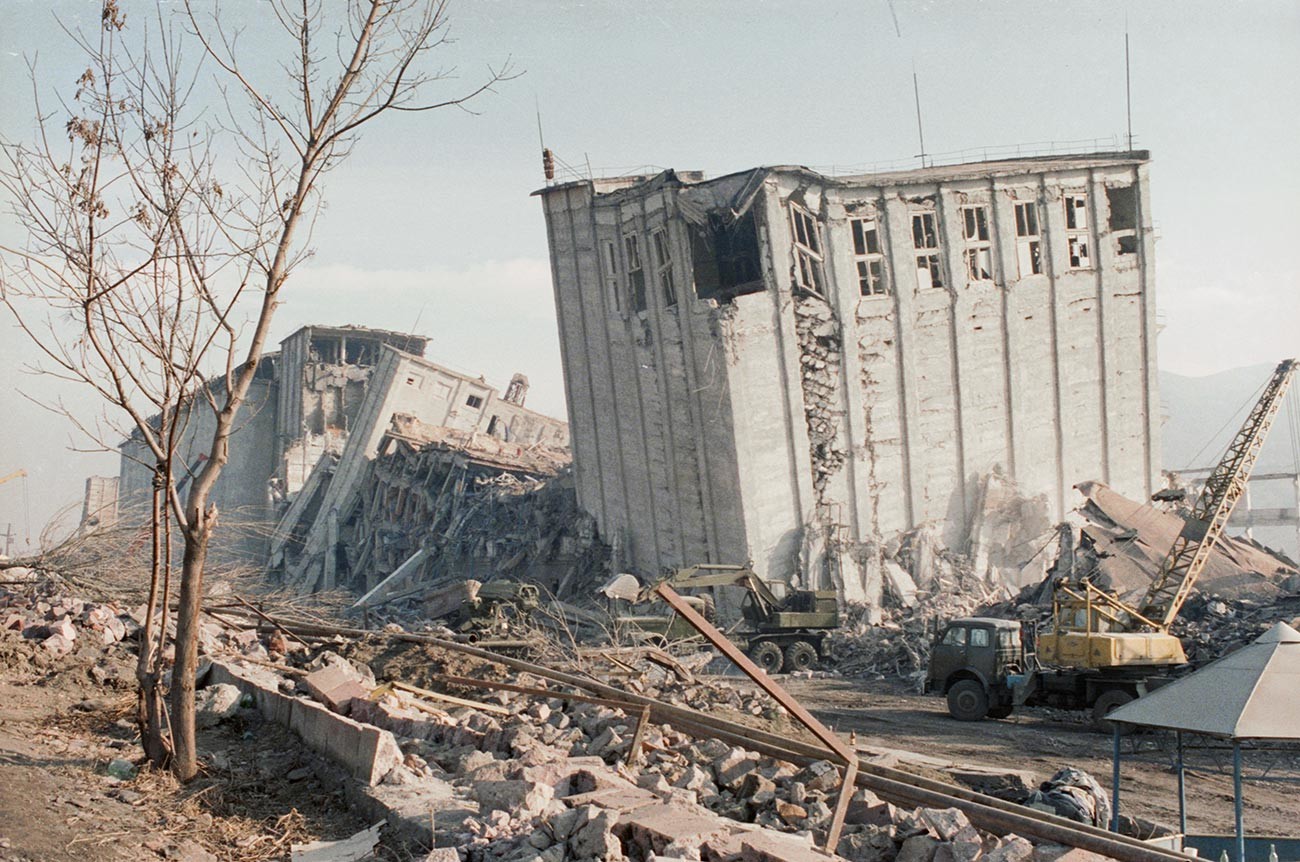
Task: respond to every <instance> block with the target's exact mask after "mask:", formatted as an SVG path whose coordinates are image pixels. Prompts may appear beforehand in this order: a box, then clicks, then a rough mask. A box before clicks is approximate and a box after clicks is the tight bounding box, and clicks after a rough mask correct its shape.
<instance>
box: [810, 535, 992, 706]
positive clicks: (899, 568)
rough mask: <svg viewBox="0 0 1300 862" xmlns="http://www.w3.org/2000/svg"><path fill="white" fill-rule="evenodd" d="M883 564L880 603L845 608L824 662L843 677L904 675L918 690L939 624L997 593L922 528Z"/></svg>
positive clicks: (973, 610)
mask: <svg viewBox="0 0 1300 862" xmlns="http://www.w3.org/2000/svg"><path fill="white" fill-rule="evenodd" d="M884 568H885V574H886V578H885V585H886V589H885V593H884V600H883V602H882V604H883V607H882V608H878V609H877V608H866V607H860V606H859V607H850V609H849V612H848V613H847V614H845V622H844V625H843V627H842V628H841V629H840V630H839V631H837V632H835V633H834V634H832V635H831V640H830V649H831V655H832V660H831V662H830V664H831V666H832V667H834V668H835V670H837V671H839V672H840V673H843V674H845V675H848V676H870V677H877V678H883V677H897V678H900V679H904V680H907V681H909V682H910V683H913V684H914V685H915V686H916V688H917V690H918V691H919V690H920V685H921V682H922V680H923V679H924V677H925V669H926V665H927V664H928V663H929V661H930V644H931V641H933V640H934V637H935V635H936V634H937V631H938V629H939V627H940V626H941V625H942V624H943V623H944V622H946V621H947V620H950V619H954V618H956V617H963V616H971V615H972V614H974V613H976V612H977V611H978V609H979V608H981V607H983V606H985V605H987V604H989V603H990V602H995V601H997V600H998V599H999V598H1000V597H1001V595H1002V593H1001V591H1000V590H999V589H998V588H997V587H995V586H993V585H991V584H990V583H989V581H988V580H987V578H985V577H982V576H980V575H978V574H976V573H975V571H974V570H973V569H972V568H971V565H970V561H969V559H968V558H967V557H965V556H964V555H961V554H955V553H952V552H950V551H948V550H947V549H945V548H943V547H942V546H941V545H940V544H939V543H938V542H937V540H936V539H935V538H934V536H933V535H932V534H931V533H930V532H929V531H927V530H924V529H921V530H915V531H912V532H911V533H909V534H907V535H906V536H905V537H904V538H903V540H902V541H901V542H900V543H899V545H898V548H897V550H896V551H895V553H894V555H893V556H892V557H889V558H886V560H885V566H884ZM909 570H910V572H911V574H909ZM900 585H901V588H900Z"/></svg>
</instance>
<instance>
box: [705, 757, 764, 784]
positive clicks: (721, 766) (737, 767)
mask: <svg viewBox="0 0 1300 862" xmlns="http://www.w3.org/2000/svg"><path fill="white" fill-rule="evenodd" d="M756 769H758V755H756V754H751V753H750V752H748V751H745V749H743V748H733V749H731V751H728V752H727V753H726V754H724V755H722V757H719V758H718V759H717V760H715V761H713V775H714V777H715V778H716V779H717V782H718V786H719V787H725V788H727V789H728V790H735V789H736V788H737V787H739V786H740V784H741V782H743V781H744V780H745V779H746V777H748V776H749V775H751V774H753V773H754V771H755V770H756Z"/></svg>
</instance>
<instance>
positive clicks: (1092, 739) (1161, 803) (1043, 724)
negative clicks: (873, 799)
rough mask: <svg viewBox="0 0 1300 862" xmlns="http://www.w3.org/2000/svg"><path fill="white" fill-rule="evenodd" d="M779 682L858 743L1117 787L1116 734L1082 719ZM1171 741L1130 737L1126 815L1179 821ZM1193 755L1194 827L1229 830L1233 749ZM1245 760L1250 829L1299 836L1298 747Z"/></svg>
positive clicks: (844, 683) (1190, 799)
mask: <svg viewBox="0 0 1300 862" xmlns="http://www.w3.org/2000/svg"><path fill="white" fill-rule="evenodd" d="M780 681H781V683H782V684H783V685H784V686H785V687H786V689H787V690H788V691H789V692H790V693H791V694H793V695H794V696H795V697H797V698H799V700H800V701H801V702H802V703H803V704H804V705H805V706H807V707H808V708H810V709H811V710H812V711H813V712H814V714H816V715H817V717H818V718H820V719H821V720H822V721H823V722H825V723H826V724H827V725H829V726H831V727H834V728H835V729H837V730H839V731H840V732H842V733H848V732H849V731H853V732H855V733H856V734H857V742H858V745H859V747H865V748H868V749H879V748H893V749H903V750H906V751H911V752H916V753H918V754H922V755H926V756H928V757H935V758H941V759H946V760H952V761H954V762H959V763H972V764H979V765H984V766H992V767H998V768H1002V769H1008V770H1020V771H1028V772H1031V773H1033V774H1034V775H1035V776H1036V777H1037V780H1039V781H1041V780H1043V779H1045V778H1047V777H1048V776H1049V775H1051V774H1052V773H1053V772H1055V771H1056V770H1057V769H1059V768H1061V767H1062V766H1076V767H1079V768H1081V769H1084V770H1087V771H1088V772H1090V773H1092V774H1093V776H1095V777H1096V778H1097V780H1098V781H1100V782H1101V783H1102V785H1103V786H1105V787H1106V788H1108V789H1109V787H1110V775H1111V738H1110V737H1108V736H1104V735H1101V734H1097V733H1094V732H1092V731H1091V730H1090V729H1089V728H1088V726H1087V725H1086V724H1084V723H1083V721H1082V719H1081V718H1079V719H1078V720H1075V719H1074V717H1073V716H1066V715H1062V714H1061V713H1057V712H1054V711H1050V710H1030V711H1028V712H1027V713H1025V714H1017V715H1014V716H1013V717H1012V718H1010V719H1007V720H1004V721H982V722H978V723H964V722H959V721H955V720H953V719H952V718H950V717H949V716H948V713H947V710H946V707H945V705H944V701H943V699H942V698H938V697H922V696H920V695H915V694H907V693H904V692H903V691H902V690H901V689H900V688H899V687H898V686H897V685H896V684H890V683H887V682H868V681H863V680H852V679H844V678H834V677H829V678H821V679H795V678H790V677H780ZM1191 744H1192V743H1191V741H1190V738H1189V742H1188V745H1189V746H1190V745H1191ZM1172 746H1173V742H1172V738H1169V739H1162V738H1159V737H1154V736H1144V737H1136V736H1135V737H1129V738H1127V739H1126V740H1125V741H1124V748H1125V760H1124V766H1123V770H1122V784H1121V795H1120V803H1121V807H1122V809H1123V810H1124V811H1125V812H1126V813H1129V814H1135V815H1137V816H1140V817H1145V818H1147V819H1150V820H1155V821H1158V822H1163V823H1166V824H1169V825H1171V826H1175V827H1176V825H1177V821H1178V797H1177V789H1176V788H1177V781H1176V779H1175V776H1174V773H1173V769H1172V765H1173V762H1174V758H1173V754H1172ZM1188 761H1189V763H1190V764H1191V766H1192V769H1191V771H1189V775H1188V782H1187V806H1188V831H1189V832H1191V833H1194V834H1196V833H1227V832H1231V831H1232V772H1231V752H1230V751H1227V752H1225V751H1223V750H1204V749H1198V750H1192V751H1189V756H1188ZM1245 762H1246V767H1247V769H1246V772H1247V776H1248V778H1249V780H1247V781H1246V783H1245V797H1246V828H1247V830H1248V831H1249V832H1250V833H1252V834H1256V835H1265V834H1267V835H1294V834H1296V829H1297V820H1298V819H1300V801H1298V800H1300V750H1292V751H1290V752H1281V753H1279V752H1268V751H1259V752H1250V753H1248V754H1247V755H1246V757H1245ZM1261 774H1262V775H1263V776H1264V777H1263V778H1262V779H1261V778H1259V776H1261ZM1252 776H1253V777H1252Z"/></svg>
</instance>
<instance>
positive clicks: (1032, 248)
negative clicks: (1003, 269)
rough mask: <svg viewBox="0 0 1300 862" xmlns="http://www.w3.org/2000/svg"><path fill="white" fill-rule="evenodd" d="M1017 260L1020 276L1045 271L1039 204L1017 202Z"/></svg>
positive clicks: (1038, 273)
mask: <svg viewBox="0 0 1300 862" xmlns="http://www.w3.org/2000/svg"><path fill="white" fill-rule="evenodd" d="M1016 262H1017V263H1018V264H1019V266H1020V277H1021V278H1024V277H1025V276H1027V275H1040V274H1042V272H1043V238H1042V236H1041V235H1040V234H1039V233H1038V204H1037V203H1035V202H1034V201H1026V202H1024V203H1019V202H1018V203H1017V204H1016Z"/></svg>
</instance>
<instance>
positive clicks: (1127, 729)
mask: <svg viewBox="0 0 1300 862" xmlns="http://www.w3.org/2000/svg"><path fill="white" fill-rule="evenodd" d="M1132 700H1133V695H1131V694H1129V693H1128V692H1127V691H1124V690H1123V689H1119V688H1112V689H1110V690H1108V691H1103V692H1102V693H1101V696H1100V697H1098V698H1097V701H1096V703H1094V704H1093V705H1092V729H1093V730H1095V731H1097V732H1098V733H1114V732H1115V725H1113V724H1112V723H1111V722H1109V721H1107V720H1106V716H1108V715H1110V711H1111V710H1112V709H1116V708H1118V707H1121V706H1123V705H1124V704H1126V703H1129V702H1130V701H1132ZM1134 730H1137V728H1135V727H1134V726H1133V725H1131V724H1121V725H1120V726H1119V735H1120V736H1128V735H1129V734H1130V733H1132V732H1133V731H1134Z"/></svg>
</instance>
